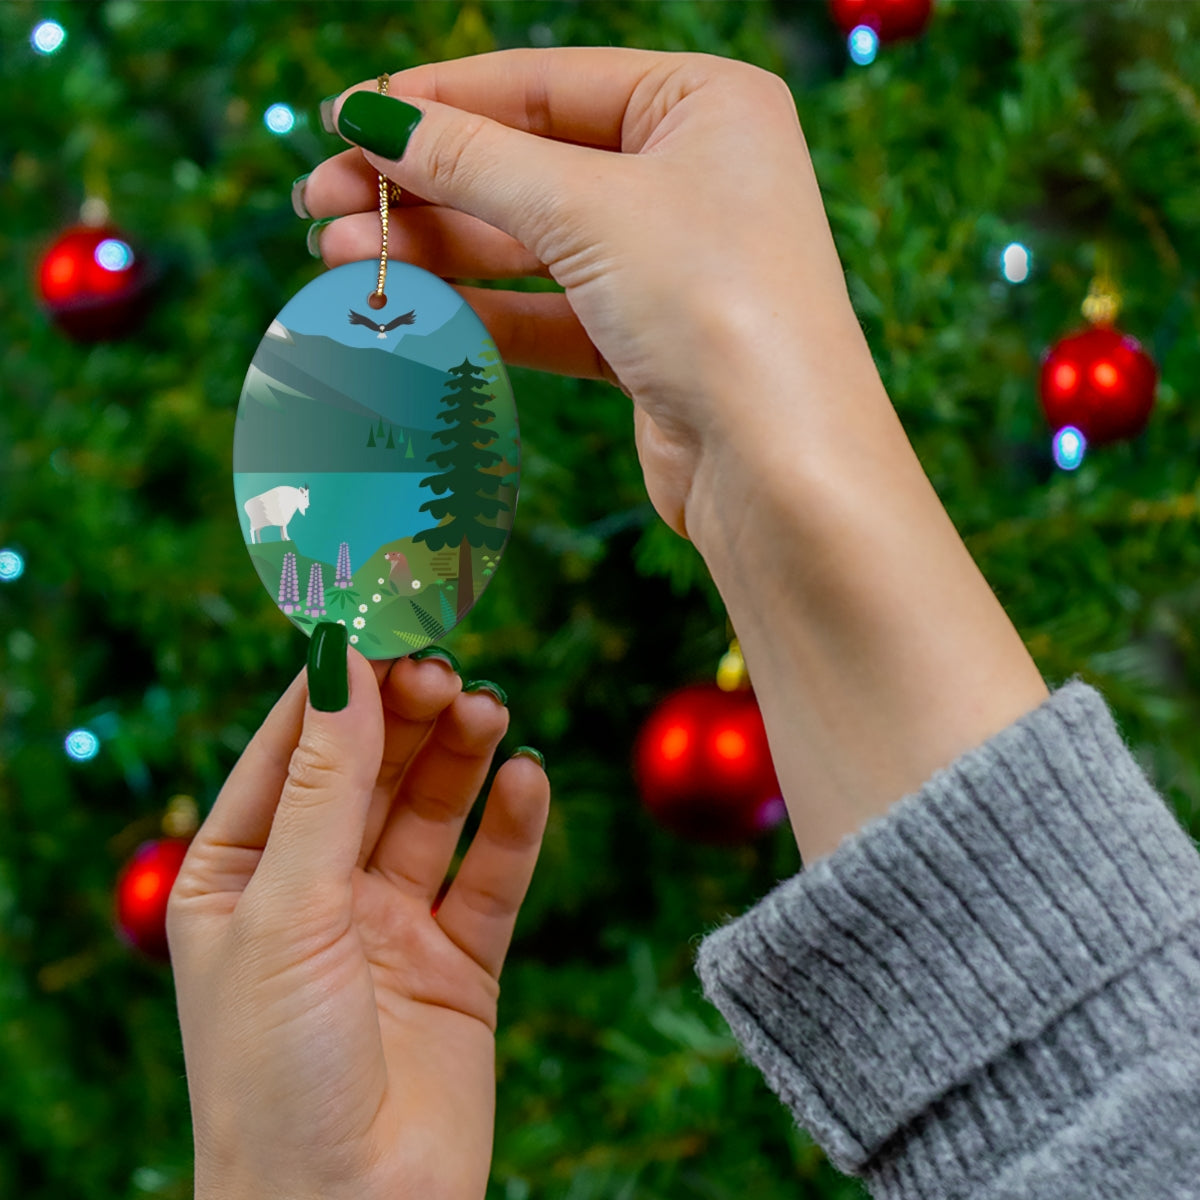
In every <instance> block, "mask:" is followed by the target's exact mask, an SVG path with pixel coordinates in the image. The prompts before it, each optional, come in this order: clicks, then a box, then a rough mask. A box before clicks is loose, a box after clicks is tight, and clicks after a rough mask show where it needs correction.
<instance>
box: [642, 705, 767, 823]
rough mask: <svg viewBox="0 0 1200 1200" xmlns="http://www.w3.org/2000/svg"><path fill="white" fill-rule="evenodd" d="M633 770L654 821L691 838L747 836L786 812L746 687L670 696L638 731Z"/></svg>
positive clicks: (761, 730) (760, 726)
mask: <svg viewBox="0 0 1200 1200" xmlns="http://www.w3.org/2000/svg"><path fill="white" fill-rule="evenodd" d="M634 774H635V777H636V779H637V783H638V788H639V790H640V792H641V796H642V802H643V804H644V805H645V806H646V808H647V810H648V811H649V812H650V814H651V815H652V816H653V817H654V818H655V820H657V821H658V822H659V823H660V824H661V825H663V826H665V827H666V828H667V829H670V830H673V831H674V832H675V833H678V834H680V835H681V836H682V837H685V838H688V839H689V840H692V841H697V842H707V843H709V844H712V845H721V844H728V843H730V842H744V841H749V840H750V839H752V838H755V837H757V836H759V835H760V834H763V833H765V832H766V831H767V830H769V829H772V828H774V827H775V826H776V825H778V824H779V822H780V821H782V820H783V818H784V816H785V814H786V809H785V806H784V803H783V798H782V797H781V796H780V794H779V783H778V781H777V779H776V778H775V767H774V765H773V763H772V762H771V752H770V749H769V748H768V746H767V733H766V730H765V729H764V728H763V721H762V714H761V713H760V712H759V710H758V704H757V702H756V701H755V699H754V693H753V692H751V691H749V690H739V691H723V690H722V689H721V688H719V687H717V685H716V684H708V683H700V684H693V685H692V686H690V687H685V688H683V689H681V690H680V691H677V692H675V693H673V694H672V695H670V696H668V697H667V699H666V700H664V701H663V702H662V703H661V704H660V705H659V706H658V708H656V709H655V710H654V712H653V713H651V714H650V717H649V719H648V720H647V721H646V723H645V725H644V726H643V727H642V730H641V732H640V734H639V735H638V739H637V744H636V746H635V748H634Z"/></svg>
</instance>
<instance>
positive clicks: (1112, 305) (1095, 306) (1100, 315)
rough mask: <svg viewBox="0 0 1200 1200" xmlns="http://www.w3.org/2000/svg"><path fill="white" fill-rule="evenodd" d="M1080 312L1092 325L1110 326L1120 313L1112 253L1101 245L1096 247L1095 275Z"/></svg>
mask: <svg viewBox="0 0 1200 1200" xmlns="http://www.w3.org/2000/svg"><path fill="white" fill-rule="evenodd" d="M1082 311H1083V316H1084V320H1086V321H1087V322H1088V323H1089V324H1092V325H1112V324H1113V323H1114V322H1115V321H1116V319H1117V316H1118V315H1119V314H1120V311H1121V293H1120V291H1119V290H1118V289H1117V281H1116V280H1115V279H1114V278H1113V271H1112V253H1111V251H1110V250H1109V248H1108V247H1107V246H1106V245H1104V244H1103V243H1101V244H1100V245H1099V246H1097V247H1096V274H1095V276H1094V277H1093V279H1092V284H1091V287H1089V288H1088V294H1087V299H1085V300H1084V302H1083V305H1082Z"/></svg>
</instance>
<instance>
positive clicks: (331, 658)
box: [308, 621, 350, 712]
mask: <svg viewBox="0 0 1200 1200" xmlns="http://www.w3.org/2000/svg"><path fill="white" fill-rule="evenodd" d="M346 639H347V634H346V627H345V625H339V624H337V622H336V621H321V622H320V623H319V624H318V625H317V627H316V629H314V630H313V634H312V638H311V639H310V641H309V643H308V698H309V700H311V701H312V706H313V708H315V709H317V710H318V711H320V712H341V711H342V709H343V708H345V707H346V705H347V704H349V703H350V672H349V669H348V667H347V666H346Z"/></svg>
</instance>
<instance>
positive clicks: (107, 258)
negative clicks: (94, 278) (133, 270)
mask: <svg viewBox="0 0 1200 1200" xmlns="http://www.w3.org/2000/svg"><path fill="white" fill-rule="evenodd" d="M94 257H95V259H96V262H97V264H98V265H99V266H101V267H103V268H104V269H105V270H106V271H125V270H127V269H128V268H129V267H131V266H133V250H132V249H131V248H130V246H129V243H128V242H123V241H121V240H120V238H105V239H104V241H102V242H101V243H100V245H98V246H97V247H96V253H95V255H94Z"/></svg>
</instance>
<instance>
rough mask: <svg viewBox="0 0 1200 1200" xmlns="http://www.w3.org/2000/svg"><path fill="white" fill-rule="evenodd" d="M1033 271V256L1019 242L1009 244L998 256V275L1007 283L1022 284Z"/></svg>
mask: <svg viewBox="0 0 1200 1200" xmlns="http://www.w3.org/2000/svg"><path fill="white" fill-rule="evenodd" d="M1032 269H1033V255H1032V254H1030V253H1029V250H1028V249H1027V248H1026V247H1024V246H1022V245H1021V243H1020V242H1010V243H1009V244H1008V245H1007V246H1005V247H1004V252H1003V253H1002V254H1001V255H1000V274H1001V275H1003V276H1004V278H1005V279H1007V280H1008V282H1009V283H1024V282H1025V280H1026V279H1028V278H1029V272H1030V271H1031V270H1032Z"/></svg>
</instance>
